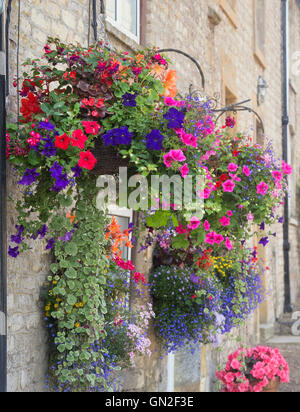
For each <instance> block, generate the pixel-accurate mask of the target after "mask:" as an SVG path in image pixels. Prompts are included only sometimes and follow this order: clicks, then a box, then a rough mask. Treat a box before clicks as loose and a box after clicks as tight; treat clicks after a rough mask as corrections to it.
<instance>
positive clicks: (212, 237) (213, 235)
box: [204, 232, 217, 245]
mask: <svg viewBox="0 0 300 412" xmlns="http://www.w3.org/2000/svg"><path fill="white" fill-rule="evenodd" d="M216 236H217V234H216V232H210V233H207V235H206V237H205V240H204V241H205V243H208V244H210V245H214V244H215V243H216Z"/></svg>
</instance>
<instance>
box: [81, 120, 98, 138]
mask: <svg viewBox="0 0 300 412" xmlns="http://www.w3.org/2000/svg"><path fill="white" fill-rule="evenodd" d="M82 125H83V127H84V128H85V132H86V133H87V134H93V135H96V134H97V133H98V132H99V130H100V129H101V126H100V125H99V124H98V123H97V122H82Z"/></svg>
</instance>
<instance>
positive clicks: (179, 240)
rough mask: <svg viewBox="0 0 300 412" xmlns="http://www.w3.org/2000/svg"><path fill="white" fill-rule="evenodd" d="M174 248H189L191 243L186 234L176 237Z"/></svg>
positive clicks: (173, 243)
mask: <svg viewBox="0 0 300 412" xmlns="http://www.w3.org/2000/svg"><path fill="white" fill-rule="evenodd" d="M172 247H173V248H174V249H187V248H188V247H189V241H188V240H187V238H186V235H185V234H182V235H179V236H176V237H175V238H174V239H173V242H172Z"/></svg>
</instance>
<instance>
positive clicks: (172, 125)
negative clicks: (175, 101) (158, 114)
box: [163, 107, 185, 129]
mask: <svg viewBox="0 0 300 412" xmlns="http://www.w3.org/2000/svg"><path fill="white" fill-rule="evenodd" d="M163 117H164V119H166V120H168V122H169V123H168V127H169V129H180V128H181V127H182V126H183V122H184V118H185V114H184V113H183V112H180V111H179V110H177V109H175V108H174V107H171V109H170V110H169V111H168V113H166V114H165V115H164V116H163Z"/></svg>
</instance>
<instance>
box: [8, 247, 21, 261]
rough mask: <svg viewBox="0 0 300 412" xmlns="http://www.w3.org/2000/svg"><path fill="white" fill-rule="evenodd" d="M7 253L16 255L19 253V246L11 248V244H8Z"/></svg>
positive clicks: (14, 256) (12, 255)
mask: <svg viewBox="0 0 300 412" xmlns="http://www.w3.org/2000/svg"><path fill="white" fill-rule="evenodd" d="M8 254H9V256H11V257H13V258H16V257H18V256H19V254H20V252H19V246H17V247H15V248H12V247H11V246H9V249H8Z"/></svg>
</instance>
